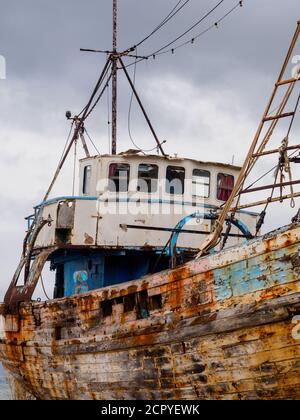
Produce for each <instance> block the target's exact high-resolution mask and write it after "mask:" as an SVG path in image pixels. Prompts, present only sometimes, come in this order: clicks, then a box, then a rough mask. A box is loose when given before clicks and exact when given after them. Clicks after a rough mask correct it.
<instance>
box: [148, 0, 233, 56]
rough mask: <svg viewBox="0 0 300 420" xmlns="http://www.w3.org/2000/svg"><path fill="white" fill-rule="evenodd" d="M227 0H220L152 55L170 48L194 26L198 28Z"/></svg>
mask: <svg viewBox="0 0 300 420" xmlns="http://www.w3.org/2000/svg"><path fill="white" fill-rule="evenodd" d="M224 1H225V0H220V1H219V2H218V3H217V4H216V5H215V6H214V7H213V8H212V9H211V10H209V11H208V12H207V13H206V14H205V15H204V16H202V18H201V19H199V20H198V21H197V22H196V23H194V24H193V25H192V26H190V27H189V28H188V29H187V30H186V31H184V32H183V33H182V34H181V35H179V36H178V37H177V38H175V39H174V40H173V41H171V42H169V43H167V44H166V45H164V46H163V47H161V48H159V49H158V50H156V51H155V52H154V53H152V54H151V55H157V54H158V53H160V52H161V51H162V50H165V49H166V48H168V47H169V46H170V45H172V44H174V43H175V42H177V41H179V39H181V38H183V37H184V36H185V35H187V34H188V33H189V32H191V31H192V30H193V29H194V28H196V26H198V25H200V23H202V22H203V21H204V20H205V19H206V18H207V17H208V16H210V15H211V14H212V13H213V12H214V11H215V10H216V9H217V8H218V7H219V6H221V4H222V3H224Z"/></svg>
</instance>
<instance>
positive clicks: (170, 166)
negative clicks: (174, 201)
mask: <svg viewBox="0 0 300 420" xmlns="http://www.w3.org/2000/svg"><path fill="white" fill-rule="evenodd" d="M169 168H173V169H182V170H183V172H184V178H183V182H182V187H183V188H182V192H181V193H177V192H175V191H174V193H173V194H172V193H171V192H170V190H167V185H168V184H167V183H168V182H169V180H168V177H167V174H168V170H169ZM165 173H166V182H165V194H168V195H170V196H175V195H179V196H183V195H184V194H185V180H186V168H185V167H184V166H175V165H168V166H167V167H166V172H165ZM174 179H179V178H174ZM171 182H172V181H171Z"/></svg>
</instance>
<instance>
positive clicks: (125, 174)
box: [108, 163, 130, 192]
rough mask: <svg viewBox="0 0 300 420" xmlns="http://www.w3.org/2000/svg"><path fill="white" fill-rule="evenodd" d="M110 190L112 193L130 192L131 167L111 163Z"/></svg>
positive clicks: (124, 164) (125, 164)
mask: <svg viewBox="0 0 300 420" xmlns="http://www.w3.org/2000/svg"><path fill="white" fill-rule="evenodd" d="M108 178H109V181H108V188H109V191H112V192H126V191H128V186H129V178H130V165H128V164H127V163H111V164H110V165H109V175H108Z"/></svg>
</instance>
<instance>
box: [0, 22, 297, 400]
mask: <svg viewBox="0 0 300 420" xmlns="http://www.w3.org/2000/svg"><path fill="white" fill-rule="evenodd" d="M299 32H300V23H298V25H297V29H296V32H295V35H294V37H293V40H292V43H291V46H290V48H289V51H288V54H287V57H286V60H285V62H284V65H283V68H282V71H281V72H280V75H279V78H278V80H277V82H276V84H275V88H274V91H273V93H272V96H271V99H270V101H269V103H268V106H267V108H266V110H265V112H264V115H263V118H262V121H261V123H260V125H259V128H258V131H257V133H256V135H255V138H254V140H253V143H252V145H251V147H250V149H249V153H248V156H247V158H246V160H245V163H244V165H243V167H242V168H239V167H236V166H233V165H226V164H221V163H215V162H203V161H197V160H195V159H183V158H179V157H172V156H167V155H166V154H165V153H164V150H163V147H162V144H163V143H162V142H160V141H159V139H158V137H157V136H156V134H155V132H154V129H153V127H152V125H151V123H150V121H149V119H148V117H147V114H146V112H145V109H144V108H143V106H142V104H141V103H140V100H139V97H138V94H137V92H136V90H135V87H134V85H133V83H132V81H131V79H130V77H129V75H128V73H127V71H126V66H125V65H124V63H123V59H122V57H123V56H124V55H126V52H125V53H124V52H123V53H122V54H119V53H117V52H116V50H115V49H114V51H113V52H111V53H110V55H109V57H108V60H107V63H106V65H105V67H104V70H103V72H102V74H101V76H100V79H99V81H98V83H97V86H96V88H95V91H94V92H93V95H92V97H91V99H90V101H89V103H88V105H87V106H86V107H85V108H84V111H83V113H82V114H81V115H80V116H76V117H72V115H71V113H67V117H68V119H70V120H71V123H72V125H73V127H74V133H73V136H72V138H71V139H70V142H69V144H68V147H67V150H66V151H65V154H64V156H63V158H62V159H61V161H60V163H59V166H58V169H57V172H56V173H55V176H54V179H53V182H52V183H51V185H50V188H49V190H48V191H47V194H46V196H45V197H44V200H43V201H42V203H41V204H39V205H38V206H36V207H35V209H34V214H33V215H32V216H30V217H29V218H27V221H28V231H27V234H26V237H25V240H24V249H23V254H22V257H21V260H20V263H19V266H18V268H17V270H16V273H15V275H14V277H13V279H12V282H11V285H10V287H9V288H8V291H7V293H6V296H5V299H4V303H3V304H1V305H0V314H1V315H0V360H1V362H2V363H3V365H4V367H5V369H6V370H7V372H9V373H10V375H11V376H12V378H13V379H14V381H15V386H16V390H17V397H19V398H21V395H23V396H24V397H25V398H29V397H32V398H36V399H297V398H300V345H299V344H300V341H299V340H300V328H299V324H298V321H299V318H300V316H299V315H300V279H299V275H300V254H299V251H300V217H299V214H300V212H299V211H298V212H297V214H296V215H295V217H294V219H293V221H292V223H291V224H289V225H287V226H285V227H280V228H279V229H278V230H276V231H274V232H271V233H268V234H265V235H261V233H260V232H261V227H262V224H263V221H264V218H265V214H266V209H267V207H268V206H269V205H271V203H272V202H277V201H283V200H285V199H288V200H292V204H293V206H294V205H295V204H296V203H295V201H296V199H297V197H299V195H300V194H299V193H297V192H296V191H295V190H294V189H293V187H294V186H295V185H297V184H299V182H300V181H299V180H294V179H293V178H292V167H293V166H294V165H296V164H297V163H299V160H300V157H299V154H298V155H297V154H296V153H297V152H298V151H299V148H300V145H299V144H298V145H297V144H296V145H292V144H291V142H290V141H289V140H290V137H291V125H292V123H293V122H294V120H295V116H296V112H297V108H298V103H299V96H298V98H297V97H296V105H295V106H294V108H293V111H289V112H286V111H285V109H286V107H287V105H288V104H289V105H290V104H291V103H292V99H293V98H294V96H293V95H294V94H295V91H296V88H297V87H298V80H299V74H300V73H299V68H297V69H296V70H295V72H294V75H293V77H292V78H291V77H288V78H287V77H285V76H286V73H287V68H288V65H289V63H290V59H291V57H292V54H293V51H294V48H295V45H296V42H297V39H298V36H299ZM130 52H131V53H132V51H130ZM127 53H129V52H128V51H127ZM117 66H119V69H123V70H124V72H125V75H126V77H127V78H128V81H129V83H130V85H131V87H132V89H133V93H134V95H135V96H136V99H137V101H138V102H139V103H140V105H141V109H142V112H143V113H144V115H145V117H146V119H147V121H148V123H149V126H150V129H151V131H152V132H153V134H154V137H155V139H156V141H157V147H158V151H159V152H160V155H155V154H153V155H146V154H143V153H141V151H137V150H129V151H128V152H124V153H119V154H117V153H116V143H115V140H116V136H115V133H114V130H115V128H116V126H115V123H114V121H116V115H115V112H114V113H113V114H114V115H113V118H112V120H113V136H112V139H113V142H112V153H111V154H107V155H97V156H91V155H90V152H89V149H88V145H87V143H86V139H85V128H84V123H85V122H86V119H87V116H88V114H89V112H90V110H91V109H92V108H93V106H94V104H95V101H97V100H98V94H99V92H100V94H101V89H102V87H101V86H103V84H106V83H107V82H106V80H107V78H106V77H107V74H111V78H112V86H113V92H114V94H113V98H114V100H116V95H115V94H116V91H114V89H115V87H116V85H115V83H116V73H117ZM109 72H110V73H109ZM280 92H281V95H282V96H280V95H279V93H280ZM298 94H299V93H298ZM278 95H279V97H280V103H279V106H278V107H277V108H276V112H275V114H274V113H271V111H270V110H271V109H272V106H273V104H274V100H275V98H277V97H278ZM113 111H116V102H114V103H113ZM283 120H285V121H289V124H288V134H287V136H286V137H285V138H284V139H283V140H282V139H281V140H282V141H281V143H280V146H279V147H278V146H277V148H274V149H270V148H267V147H266V146H267V145H268V144H270V139H271V137H272V134H273V133H274V132H275V128H277V126H278V125H279V123H280V122H282V121H283ZM79 139H81V140H82V144H83V148H84V150H85V152H86V157H85V158H84V159H82V160H81V161H80V176H79V178H80V181H79V193H78V195H77V196H75V195H73V196H65V197H58V198H50V197H49V194H50V191H51V188H52V186H53V184H54V182H55V180H56V178H57V176H58V174H59V171H60V169H61V167H62V165H63V164H64V161H65V160H66V158H67V156H68V154H69V152H70V150H71V148H72V147H73V146H74V144H75V143H76V142H77V140H79ZM288 151H292V152H293V154H292V156H291V155H289V154H288ZM267 155H268V156H269V155H272V156H276V162H277V165H276V168H275V172H276V173H275V181H274V183H273V184H272V185H263V186H260V187H255V188H254V187H253V184H252V185H250V186H249V185H248V186H247V182H246V181H247V179H248V176H249V173H250V172H251V170H252V168H253V167H254V165H255V164H256V162H257V161H258V160H259V159H261V158H263V157H265V156H267ZM284 175H286V176H288V181H286V180H285V178H284ZM284 187H288V188H289V194H284V193H283V189H284ZM268 190H271V191H272V192H271V194H270V195H269V196H268V197H267V198H264V199H262V200H261V201H250V202H248V203H246V204H243V203H242V201H241V200H242V198H243V197H244V196H246V193H249V195H250V194H251V193H252V194H256V192H257V191H268ZM278 190H279V191H280V193H276V191H278ZM259 206H260V207H261V206H262V208H263V210H262V211H261V212H260V213H256V212H253V211H251V208H254V209H257V208H259ZM249 209H250V210H249ZM295 212H296V211H295ZM46 263H50V267H51V270H52V271H53V272H55V287H54V291H53V299H49V300H47V301H45V302H41V301H38V300H34V299H33V294H34V290H35V288H36V286H37V283H38V282H39V280H40V278H41V275H42V272H43V269H44V268H45V266H46Z"/></svg>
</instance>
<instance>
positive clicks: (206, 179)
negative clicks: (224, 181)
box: [192, 169, 210, 198]
mask: <svg viewBox="0 0 300 420" xmlns="http://www.w3.org/2000/svg"><path fill="white" fill-rule="evenodd" d="M192 182H193V196H194V197H202V198H208V197H209V191H210V172H208V171H203V170H202V169H194V170H193V181H192Z"/></svg>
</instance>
